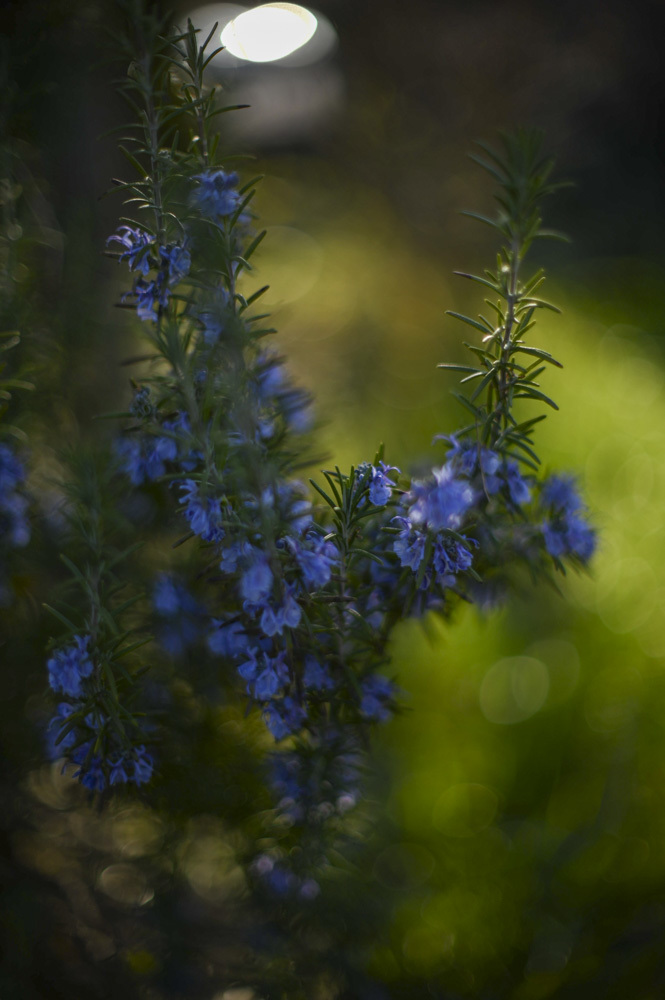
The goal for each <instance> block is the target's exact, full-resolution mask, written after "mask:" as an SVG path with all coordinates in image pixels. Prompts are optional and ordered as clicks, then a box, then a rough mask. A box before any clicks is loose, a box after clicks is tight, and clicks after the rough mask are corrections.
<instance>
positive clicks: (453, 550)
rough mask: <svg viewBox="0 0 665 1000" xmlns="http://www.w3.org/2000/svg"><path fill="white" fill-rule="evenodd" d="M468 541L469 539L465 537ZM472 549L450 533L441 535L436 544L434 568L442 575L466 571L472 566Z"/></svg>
mask: <svg viewBox="0 0 665 1000" xmlns="http://www.w3.org/2000/svg"><path fill="white" fill-rule="evenodd" d="M464 540H465V542H467V544H469V543H468V540H467V539H464ZM472 562H473V555H472V553H471V552H470V550H469V549H468V548H467V547H466V545H463V544H462V543H461V542H459V541H457V539H455V538H453V537H452V536H450V535H440V536H439V537H438V538H437V540H436V543H435V545H434V569H435V570H436V572H437V573H438V574H440V575H441V576H448V575H453V576H454V575H455V574H456V573H466V571H467V570H469V569H470V568H471V563H472Z"/></svg>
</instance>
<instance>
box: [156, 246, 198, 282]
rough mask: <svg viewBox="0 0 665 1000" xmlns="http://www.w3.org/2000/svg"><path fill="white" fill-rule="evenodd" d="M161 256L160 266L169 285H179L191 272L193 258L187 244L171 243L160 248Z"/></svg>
mask: <svg viewBox="0 0 665 1000" xmlns="http://www.w3.org/2000/svg"><path fill="white" fill-rule="evenodd" d="M159 256H160V266H161V268H162V271H163V273H164V274H165V275H166V281H167V283H168V284H169V285H177V283H178V282H179V281H182V279H183V278H184V277H185V276H186V275H187V274H189V269H190V267H191V266H192V258H191V255H190V252H189V249H188V247H187V246H186V245H184V244H183V245H180V244H179V243H169V245H168V246H166V247H160V248H159Z"/></svg>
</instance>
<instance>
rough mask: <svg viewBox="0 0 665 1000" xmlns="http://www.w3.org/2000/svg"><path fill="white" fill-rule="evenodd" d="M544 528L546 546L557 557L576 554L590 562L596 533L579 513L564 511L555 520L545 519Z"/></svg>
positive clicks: (594, 546) (594, 547)
mask: <svg viewBox="0 0 665 1000" xmlns="http://www.w3.org/2000/svg"><path fill="white" fill-rule="evenodd" d="M542 530H543V537H544V539H545V547H546V548H547V551H548V552H549V554H550V555H551V556H554V557H555V558H556V559H560V558H562V557H563V556H567V555H574V556H577V558H578V559H581V560H582V561H583V562H588V560H589V559H590V558H591V556H592V555H593V553H594V551H595V549H596V533H595V531H594V530H593V528H592V527H591V526H590V525H589V524H588V523H587V522H586V521H585V520H584V518H583V517H580V516H579V514H570V513H567V512H564V513H563V514H561V515H560V516H559V517H558V518H556V519H555V520H553V521H550V520H546V521H544V522H543V526H542Z"/></svg>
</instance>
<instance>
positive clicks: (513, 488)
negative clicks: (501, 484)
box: [505, 461, 531, 506]
mask: <svg viewBox="0 0 665 1000" xmlns="http://www.w3.org/2000/svg"><path fill="white" fill-rule="evenodd" d="M505 478H506V483H507V486H508V492H509V493H510V499H511V500H512V501H513V503H514V504H517V505H518V506H520V505H521V504H525V503H528V502H529V500H530V499H531V490H530V489H529V485H528V483H527V481H526V479H524V478H523V476H522V475H521V473H520V470H519V467H518V465H517V462H512V461H508V462H506V464H505Z"/></svg>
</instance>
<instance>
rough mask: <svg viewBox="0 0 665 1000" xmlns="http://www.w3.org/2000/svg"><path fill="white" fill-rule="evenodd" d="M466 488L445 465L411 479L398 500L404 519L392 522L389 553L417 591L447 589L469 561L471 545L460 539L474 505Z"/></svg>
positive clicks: (467, 486)
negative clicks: (394, 528)
mask: <svg viewBox="0 0 665 1000" xmlns="http://www.w3.org/2000/svg"><path fill="white" fill-rule="evenodd" d="M476 498H477V495H476V492H475V491H474V489H473V488H472V486H471V485H470V483H469V482H468V481H467V480H466V479H464V478H462V477H461V476H460V475H458V474H457V472H456V471H455V469H454V467H453V466H452V465H451V464H448V465H444V466H442V467H441V468H440V469H433V470H432V477H431V478H430V479H428V480H415V481H414V482H413V483H412V484H411V491H410V492H409V493H408V494H407V496H406V497H405V498H404V506H405V514H404V515H397V516H396V517H395V518H393V521H394V523H395V524H396V525H397V526H398V527H399V533H398V535H397V537H396V538H395V541H394V542H393V550H394V552H395V554H396V555H397V557H398V559H399V561H400V563H401V565H402V566H404V567H408V568H409V569H410V570H411V571H412V572H413V573H414V574H416V580H417V583H418V587H419V589H420V590H422V591H430V590H432V588H433V587H438V588H439V589H444V588H452V587H453V586H454V585H455V583H456V580H457V575H458V574H461V573H466V572H467V571H468V570H469V569H470V568H471V564H472V561H473V554H472V551H471V549H472V547H473V546H474V544H475V543H474V541H473V540H472V539H469V538H467V537H466V536H465V535H463V534H460V531H461V530H462V528H463V526H464V522H465V521H466V520H468V516H469V514H470V512H471V511H472V508H473V507H474V504H475V502H476Z"/></svg>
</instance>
